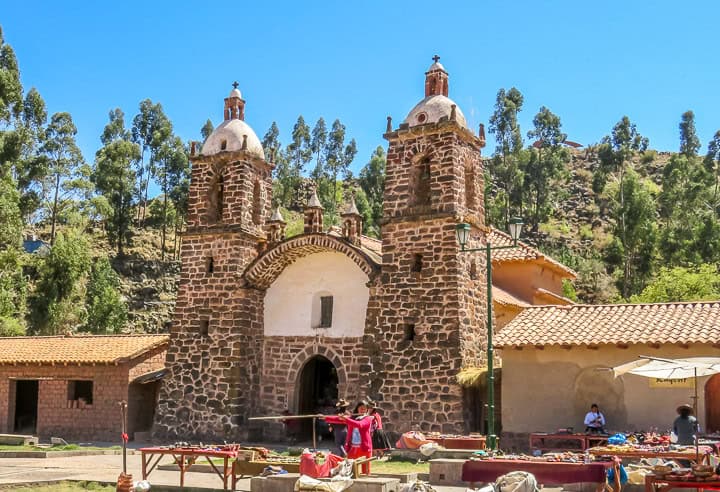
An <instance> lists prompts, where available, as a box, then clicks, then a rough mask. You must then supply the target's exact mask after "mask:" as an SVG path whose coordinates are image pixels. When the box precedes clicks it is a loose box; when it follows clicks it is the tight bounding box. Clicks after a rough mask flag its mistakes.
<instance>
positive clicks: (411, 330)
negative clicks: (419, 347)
mask: <svg viewBox="0 0 720 492" xmlns="http://www.w3.org/2000/svg"><path fill="white" fill-rule="evenodd" d="M403 331H404V332H405V333H404V335H405V341H406V342H412V341H413V340H415V323H407V324H406V325H405V327H404V330H403Z"/></svg>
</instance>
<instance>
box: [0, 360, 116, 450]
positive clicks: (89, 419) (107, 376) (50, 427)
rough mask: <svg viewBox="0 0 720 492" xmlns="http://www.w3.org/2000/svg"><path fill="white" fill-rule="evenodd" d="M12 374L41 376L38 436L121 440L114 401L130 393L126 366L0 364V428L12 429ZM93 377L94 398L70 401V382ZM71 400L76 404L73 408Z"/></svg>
mask: <svg viewBox="0 0 720 492" xmlns="http://www.w3.org/2000/svg"><path fill="white" fill-rule="evenodd" d="M13 379H40V381H39V383H38V416H37V431H36V432H37V435H39V436H40V438H41V439H43V440H46V439H49V438H50V437H62V438H63V439H65V440H66V441H117V442H119V441H120V433H121V424H120V422H121V417H120V406H119V405H118V403H119V402H120V401H122V400H125V401H127V398H128V366H127V365H120V366H104V365H98V366H94V367H92V366H59V365H55V366H31V365H28V366H0V402H2V403H0V433H12V432H13V430H14V429H13V424H14V417H15V406H14V402H15V395H14V394H13V393H14V392H13V391H12V389H13V386H14V385H13V384H12V380H13ZM71 380H92V381H93V403H92V405H85V406H83V407H82V408H80V404H78V403H77V402H74V403H71V402H69V401H68V381H71ZM71 405H74V406H72V407H71Z"/></svg>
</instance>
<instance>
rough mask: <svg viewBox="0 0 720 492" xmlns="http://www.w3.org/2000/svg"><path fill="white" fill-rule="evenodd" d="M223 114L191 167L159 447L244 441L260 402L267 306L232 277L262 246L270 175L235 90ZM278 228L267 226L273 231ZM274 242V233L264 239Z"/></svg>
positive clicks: (158, 417)
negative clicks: (243, 431) (166, 442)
mask: <svg viewBox="0 0 720 492" xmlns="http://www.w3.org/2000/svg"><path fill="white" fill-rule="evenodd" d="M223 113H224V121H223V123H221V124H220V125H219V126H218V127H217V128H216V129H215V130H214V131H213V132H212V134H211V135H210V136H209V137H208V138H207V140H206V141H205V143H204V144H203V146H202V150H201V151H200V153H199V154H195V153H193V155H191V157H190V159H191V162H192V175H191V184H190V192H189V200H188V218H187V230H186V231H185V233H184V234H183V239H182V252H181V254H182V270H181V275H180V282H179V286H178V297H177V302H176V305H175V314H174V318H173V324H172V328H171V332H170V346H169V348H168V353H167V359H166V367H167V369H168V372H169V374H168V375H167V376H166V378H165V380H164V384H163V389H162V391H161V394H160V397H159V402H158V410H157V415H156V421H155V426H154V432H153V434H154V435H155V436H157V437H158V438H162V439H172V438H180V437H184V438H187V439H183V440H189V439H201V440H202V439H203V438H205V437H208V438H213V437H217V436H225V437H223V438H224V439H227V440H231V439H240V438H242V437H243V436H241V435H240V428H241V426H242V424H243V423H244V422H245V418H246V416H247V415H249V414H250V413H251V412H253V410H254V409H253V405H255V404H256V402H257V401H258V400H259V398H258V395H259V381H260V376H259V375H260V367H261V363H262V361H261V360H260V355H258V354H261V353H262V350H261V347H262V336H263V321H262V312H263V309H262V304H263V298H262V293H260V292H259V291H257V290H255V289H248V288H244V286H243V285H238V284H239V283H238V277H239V276H240V274H241V273H242V272H243V271H244V269H245V268H246V267H247V265H248V264H249V263H250V262H252V261H253V260H254V259H255V258H256V257H257V254H258V251H259V250H260V249H261V248H262V247H263V246H264V245H265V243H266V241H267V240H268V238H267V236H266V232H267V231H266V218H267V217H269V216H270V212H271V209H270V203H271V190H272V181H271V171H272V165H271V164H269V163H268V162H267V161H266V160H265V154H264V152H263V148H262V145H261V143H260V140H259V139H258V137H257V135H256V134H255V132H254V131H253V130H252V128H251V127H250V126H249V125H248V124H247V123H245V121H244V118H245V101H244V100H243V99H242V95H241V93H240V91H239V90H238V88H237V83H235V84H233V89H232V91H231V92H230V95H229V96H228V97H227V98H225V105H224V111H223ZM280 220H282V217H280ZM276 222H277V221H273V224H271V226H272V225H274V226H276V228H277V226H278V225H279V224H277V223H276ZM270 232H273V228H272V227H270ZM279 236H280V233H277V231H276V233H275V235H274V237H272V238H270V239H271V240H277V239H278V237H279Z"/></svg>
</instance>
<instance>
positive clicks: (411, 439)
mask: <svg viewBox="0 0 720 492" xmlns="http://www.w3.org/2000/svg"><path fill="white" fill-rule="evenodd" d="M432 442H435V441H431V440H429V439H427V438H426V437H425V434H423V433H422V432H417V431H410V432H406V433H405V434H403V435H402V436H400V439H398V442H396V443H395V447H396V448H398V449H420V446H422V445H423V444H430V443H432Z"/></svg>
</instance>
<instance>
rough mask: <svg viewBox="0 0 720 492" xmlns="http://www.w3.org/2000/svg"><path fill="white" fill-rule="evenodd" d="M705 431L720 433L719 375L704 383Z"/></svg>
mask: <svg viewBox="0 0 720 492" xmlns="http://www.w3.org/2000/svg"><path fill="white" fill-rule="evenodd" d="M705 429H706V430H707V432H708V433H711V432H717V431H720V374H715V375H714V376H711V377H710V378H709V379H708V380H707V382H706V383H705Z"/></svg>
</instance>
